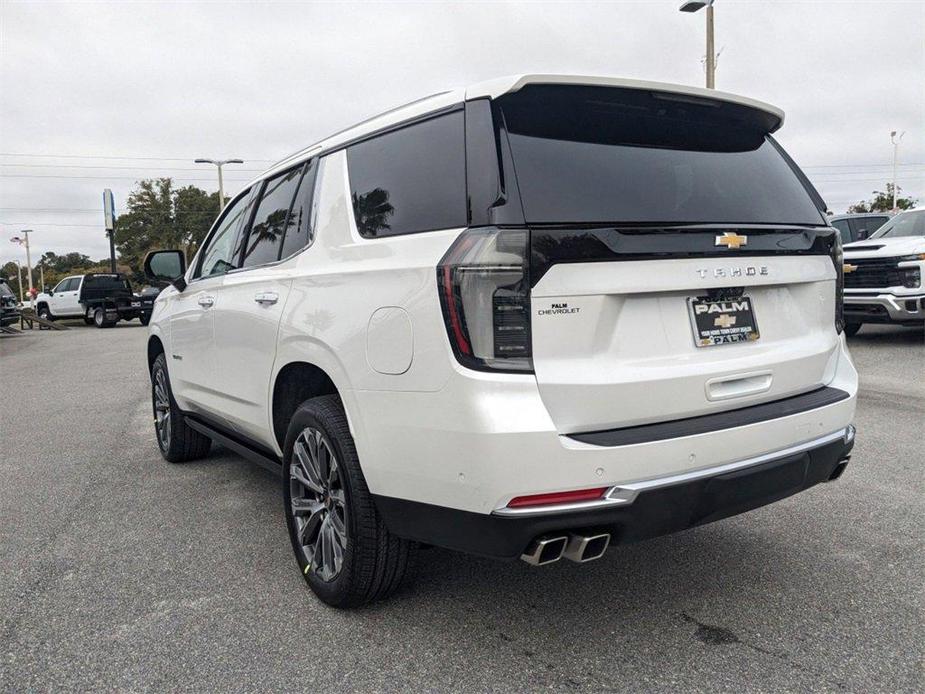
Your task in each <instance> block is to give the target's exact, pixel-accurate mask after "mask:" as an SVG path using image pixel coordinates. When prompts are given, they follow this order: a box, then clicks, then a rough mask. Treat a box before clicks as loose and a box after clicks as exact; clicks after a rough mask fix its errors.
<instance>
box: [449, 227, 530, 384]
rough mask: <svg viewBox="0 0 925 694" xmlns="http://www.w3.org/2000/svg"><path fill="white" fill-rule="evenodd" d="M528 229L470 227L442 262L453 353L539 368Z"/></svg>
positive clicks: (476, 363)
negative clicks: (534, 346) (534, 349)
mask: <svg viewBox="0 0 925 694" xmlns="http://www.w3.org/2000/svg"><path fill="white" fill-rule="evenodd" d="M527 234H528V232H527V231H526V230H525V229H496V228H493V227H490V228H483V229H470V230H468V231H465V232H463V233H462V234H461V235H460V236H459V238H457V239H456V241H455V242H454V243H453V245H452V246H451V247H450V250H448V251H447V252H446V255H445V256H443V260H441V261H440V264H439V265H438V266H437V287H438V289H439V293H440V305H441V306H442V308H443V319H444V322H445V323H446V330H447V334H448V335H449V338H450V345H452V347H453V353H454V354H455V355H456V358H457V359H458V360H459V363H460V364H462V365H463V366H468V367H469V368H472V369H479V370H482V371H514V372H518V373H530V372H532V371H533V359H532V350H531V346H530V286H529V282H528V275H527V273H528V267H527V245H528V236H527Z"/></svg>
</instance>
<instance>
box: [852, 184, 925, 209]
mask: <svg viewBox="0 0 925 694" xmlns="http://www.w3.org/2000/svg"><path fill="white" fill-rule="evenodd" d="M901 192H902V187H900V186H896V207H898V208H899V209H900V210H911V209H912V208H913V207H915V204H916V202H918V201H917V200H914V199H913V198H902V197H900V193H901ZM871 194H872V195H873V196H874V197H873V199H871V200H869V201H864V200H862V201H861V202H858V203H855V204H854V205H852V206H851V207H849V208H848V212H851V213H855V212H890V211H892V209H893V184H892V183H887V184H886V191H882V190H875V191H873V192H872V193H871Z"/></svg>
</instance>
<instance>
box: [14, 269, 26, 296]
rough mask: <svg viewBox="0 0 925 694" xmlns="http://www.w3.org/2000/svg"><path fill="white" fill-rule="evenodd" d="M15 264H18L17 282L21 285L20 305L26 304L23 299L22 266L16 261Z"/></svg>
mask: <svg viewBox="0 0 925 694" xmlns="http://www.w3.org/2000/svg"><path fill="white" fill-rule="evenodd" d="M13 262H14V263H16V281H17V282H18V283H19V303H21V304H24V303H26V300H25V299H23V294H22V265H20V264H19V261H18V260H14V261H13Z"/></svg>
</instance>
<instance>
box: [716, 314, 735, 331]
mask: <svg viewBox="0 0 925 694" xmlns="http://www.w3.org/2000/svg"><path fill="white" fill-rule="evenodd" d="M735 324H736V319H735V316H730V315H727V314H725V313H724V314H722V315H720V316H717V317H716V318H714V319H713V326H714V327H716V328H731V327H732V326H733V325H735Z"/></svg>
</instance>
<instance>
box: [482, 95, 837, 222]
mask: <svg viewBox="0 0 925 694" xmlns="http://www.w3.org/2000/svg"><path fill="white" fill-rule="evenodd" d="M498 104H499V107H500V109H501V111H502V113H503V116H504V121H505V124H506V126H507V130H508V136H509V139H510V143H511V151H512V154H513V158H514V168H515V171H516V175H517V182H518V185H519V186H520V192H521V197H522V199H523V206H524V214H525V216H526V219H527V222H528V223H565V224H568V223H579V224H580V223H593V224H607V223H635V222H641V223H662V222H664V223H681V224H685V223H689V224H695V223H732V224H808V225H822V224H824V222H823V219H822V216H821V214H820V212H819V210H818V209H817V207H816V205H815V204H814V203H813V200H812V198H811V197H810V195H809V193H808V192H807V190H806V188H805V187H804V186H803V184H802V183H801V181H800V179H799V178H798V177H797V176H796V174H795V173H794V171H793V170H792V169H791V167H790V165H789V164H788V162H787V161H786V160H785V159H784V157H783V156H782V155H781V153H780V152H779V151H778V150H777V148H776V147H775V145H774V144H773V143H772V142H771V140H770V138H769V137H768V136H767V135H766V133H768V131H769V130H770V129H772V128H773V125H774V124H775V118H774V116H772V115H770V114H766V113H764V112H762V111H757V110H755V109H750V108H746V107H743V106H738V105H736V104H728V103H721V102H713V101H709V100H706V99H696V98H693V99H688V98H686V97H683V96H674V95H670V94H658V93H653V92H644V91H638V90H629V89H616V88H610V87H581V86H571V85H569V86H562V85H529V86H527V87H525V88H524V89H522V90H520V91H518V92H514V93H513V94H508V95H505V96H503V97H501V98H500V99H498Z"/></svg>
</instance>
